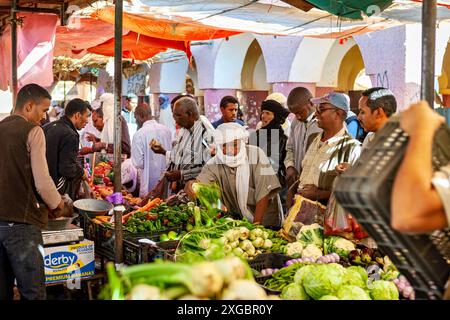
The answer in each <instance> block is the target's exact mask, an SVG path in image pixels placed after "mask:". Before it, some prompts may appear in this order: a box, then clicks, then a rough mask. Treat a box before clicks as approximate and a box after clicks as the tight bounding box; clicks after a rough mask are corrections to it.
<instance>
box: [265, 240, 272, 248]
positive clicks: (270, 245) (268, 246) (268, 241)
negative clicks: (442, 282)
mask: <svg viewBox="0 0 450 320" xmlns="http://www.w3.org/2000/svg"><path fill="white" fill-rule="evenodd" d="M263 248H264V249H270V248H272V241H271V240H269V239H266V240H264V244H263Z"/></svg>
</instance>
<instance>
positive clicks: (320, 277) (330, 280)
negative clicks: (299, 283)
mask: <svg viewBox="0 0 450 320" xmlns="http://www.w3.org/2000/svg"><path fill="white" fill-rule="evenodd" d="M340 267H341V268H342V269H344V268H343V267H342V266H340ZM341 268H339V267H337V266H333V265H332V264H330V265H317V266H315V267H314V268H312V269H311V270H310V271H309V272H308V274H307V276H305V277H304V278H303V287H304V288H305V291H306V293H307V294H308V295H309V296H310V297H312V298H313V299H315V300H317V299H320V297H322V296H325V295H334V294H335V293H336V292H337V291H338V290H339V288H340V286H341V285H342V282H343V281H342V279H343V275H344V271H343V270H342V269H341Z"/></svg>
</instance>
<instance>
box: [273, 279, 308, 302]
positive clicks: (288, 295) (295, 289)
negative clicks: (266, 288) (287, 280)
mask: <svg viewBox="0 0 450 320" xmlns="http://www.w3.org/2000/svg"><path fill="white" fill-rule="evenodd" d="M280 298H281V299H283V300H310V298H309V296H308V295H307V294H306V292H305V289H303V287H302V286H301V285H299V284H296V283H291V284H290V285H288V286H286V287H284V289H283V291H282V292H281V294H280Z"/></svg>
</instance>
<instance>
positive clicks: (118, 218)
mask: <svg viewBox="0 0 450 320" xmlns="http://www.w3.org/2000/svg"><path fill="white" fill-rule="evenodd" d="M120 207H121V206H117V205H116V207H115V208H114V232H115V238H114V246H115V250H114V260H115V262H116V265H120V264H122V263H123V226H122V208H120ZM119 268H120V267H119Z"/></svg>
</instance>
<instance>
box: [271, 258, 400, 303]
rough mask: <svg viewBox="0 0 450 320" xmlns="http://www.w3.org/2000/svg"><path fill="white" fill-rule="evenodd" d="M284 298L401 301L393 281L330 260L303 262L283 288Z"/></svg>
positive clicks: (282, 296) (356, 267) (359, 268)
mask: <svg viewBox="0 0 450 320" xmlns="http://www.w3.org/2000/svg"><path fill="white" fill-rule="evenodd" d="M295 266H296V265H292V266H290V267H289V268H292V267H295ZM286 269H287V268H286ZM275 275H276V273H275V274H274V276H275ZM266 285H270V283H266ZM280 297H281V298H282V299H286V300H309V299H314V300H398V299H399V292H398V290H397V287H396V286H395V284H394V283H393V282H391V281H385V280H375V281H368V275H367V273H366V271H365V269H364V268H362V267H359V266H351V267H348V268H345V267H343V266H342V265H340V264H336V263H330V264H308V265H301V266H300V267H299V268H298V269H297V270H296V271H295V275H294V278H293V281H292V282H291V283H290V284H288V285H286V286H284V287H283V288H282V292H281V294H280Z"/></svg>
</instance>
